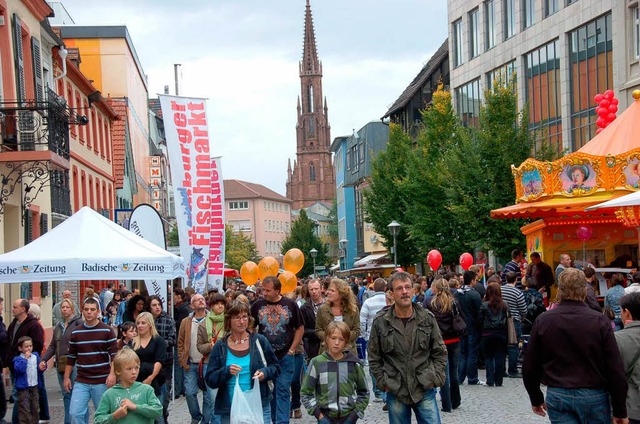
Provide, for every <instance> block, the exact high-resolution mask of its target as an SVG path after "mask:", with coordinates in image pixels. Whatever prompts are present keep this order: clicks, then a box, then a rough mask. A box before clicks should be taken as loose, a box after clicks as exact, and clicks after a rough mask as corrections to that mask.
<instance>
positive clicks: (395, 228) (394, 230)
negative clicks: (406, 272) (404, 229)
mask: <svg viewBox="0 0 640 424" xmlns="http://www.w3.org/2000/svg"><path fill="white" fill-rule="evenodd" d="M387 228H388V229H389V233H391V235H392V236H393V267H394V268H397V267H398V244H397V241H396V236H397V235H398V233H399V232H400V224H399V223H398V221H396V220H395V219H394V220H393V221H391V224H389V225H387Z"/></svg>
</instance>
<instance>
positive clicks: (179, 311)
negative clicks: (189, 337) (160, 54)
mask: <svg viewBox="0 0 640 424" xmlns="http://www.w3.org/2000/svg"><path fill="white" fill-rule="evenodd" d="M190 313H191V311H190V310H189V302H182V303H181V304H180V306H178V307H176V306H174V307H173V320H174V321H175V322H176V334H178V333H179V332H180V324H181V323H182V320H183V319H185V318H186V317H188V316H189V314H190Z"/></svg>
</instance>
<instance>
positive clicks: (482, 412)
mask: <svg viewBox="0 0 640 424" xmlns="http://www.w3.org/2000/svg"><path fill="white" fill-rule="evenodd" d="M366 374H367V377H368V375H369V373H368V372H367V373H366ZM480 378H481V379H483V378H484V371H480ZM369 384H371V381H369ZM46 385H47V393H48V396H49V407H50V413H51V423H52V424H61V423H63V418H64V409H63V405H62V396H61V394H60V388H59V386H58V380H57V378H56V375H55V370H49V371H47V372H46ZM461 394H462V405H461V406H460V408H458V409H457V410H455V411H454V412H452V413H444V412H443V413H441V417H442V422H443V424H467V423H469V424H471V423H473V424H485V423H486V424H494V423H523V424H528V423H544V422H547V420H546V419H544V418H541V417H538V416H537V415H534V414H533V412H531V407H530V406H529V399H528V397H527V394H526V391H525V389H524V386H523V384H522V379H519V378H518V379H511V378H505V381H504V386H503V387H487V386H468V385H466V384H465V385H463V386H462V387H461ZM438 398H439V397H438ZM8 406H9V411H8V412H7V417H6V418H10V417H11V408H12V405H11V404H8ZM190 422H191V419H190V417H189V410H188V409H187V403H186V401H185V399H184V397H183V398H180V399H177V400H176V401H175V402H174V403H173V404H172V405H171V407H170V413H169V423H168V424H190ZM315 422H316V420H315V419H314V418H313V417H310V416H309V415H307V413H306V411H304V410H303V418H301V419H297V420H296V419H292V420H291V423H292V424H315ZM360 422H362V423H371V424H382V423H388V422H389V420H388V418H387V415H386V412H383V411H382V403H369V406H368V408H367V411H366V414H365V417H364V419H363V420H361V421H360ZM412 422H414V423H415V419H414V420H413V421H412ZM91 423H93V420H91Z"/></svg>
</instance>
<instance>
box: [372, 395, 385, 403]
mask: <svg viewBox="0 0 640 424" xmlns="http://www.w3.org/2000/svg"><path fill="white" fill-rule="evenodd" d="M373 402H375V403H380V402H384V399H382V398H380V397H377V396H376V397H374V398H373Z"/></svg>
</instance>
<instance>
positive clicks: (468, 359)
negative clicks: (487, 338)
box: [458, 324, 480, 385]
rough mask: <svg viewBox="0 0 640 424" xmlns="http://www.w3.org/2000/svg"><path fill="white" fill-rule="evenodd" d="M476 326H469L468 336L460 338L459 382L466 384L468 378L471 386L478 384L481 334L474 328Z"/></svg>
mask: <svg viewBox="0 0 640 424" xmlns="http://www.w3.org/2000/svg"><path fill="white" fill-rule="evenodd" d="M474 325H475V324H472V325H468V326H467V335H466V336H464V337H461V338H460V362H459V364H458V365H459V369H458V382H459V384H462V383H464V380H465V379H466V378H467V377H468V378H469V381H468V383H469V384H472V385H473V384H476V383H477V382H478V348H479V347H480V334H479V333H478V330H476V329H475V328H474Z"/></svg>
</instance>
